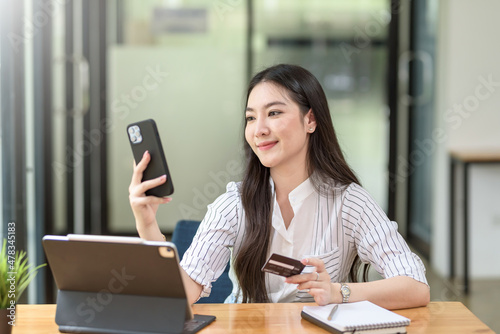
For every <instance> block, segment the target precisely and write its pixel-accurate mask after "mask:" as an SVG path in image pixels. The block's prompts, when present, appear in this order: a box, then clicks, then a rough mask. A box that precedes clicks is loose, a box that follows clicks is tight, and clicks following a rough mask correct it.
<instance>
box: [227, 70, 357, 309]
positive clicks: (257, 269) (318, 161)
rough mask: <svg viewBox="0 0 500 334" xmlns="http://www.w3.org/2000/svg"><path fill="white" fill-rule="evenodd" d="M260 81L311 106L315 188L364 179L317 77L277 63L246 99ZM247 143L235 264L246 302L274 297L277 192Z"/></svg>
mask: <svg viewBox="0 0 500 334" xmlns="http://www.w3.org/2000/svg"><path fill="white" fill-rule="evenodd" d="M261 82H271V83H273V84H275V85H277V86H278V87H281V88H284V89H285V91H286V92H287V93H288V96H289V98H291V99H292V100H293V101H294V102H295V103H297V104H298V105H299V107H300V110H301V114H302V116H305V115H306V114H307V112H308V111H309V110H312V112H313V114H314V117H315V119H316V129H315V131H314V132H313V133H312V134H310V138H309V146H308V151H307V155H308V156H307V161H308V172H309V175H312V173H313V172H314V175H315V177H317V178H318V179H315V180H312V182H313V184H314V185H315V187H316V189H320V188H321V187H320V183H323V182H327V183H333V182H335V184H340V185H345V186H347V185H349V184H351V183H357V184H360V183H359V181H358V179H357V177H356V175H355V174H354V172H353V171H352V170H351V168H350V167H349V166H348V164H347V163H346V161H345V159H344V155H343V154H342V151H341V149H340V145H339V143H338V140H337V136H336V134H335V130H334V128H333V123H332V119H331V116H330V110H329V108H328V102H327V99H326V96H325V93H324V91H323V89H322V88H321V85H320V83H319V82H318V80H317V79H316V78H315V77H314V76H313V75H312V74H311V73H310V72H309V71H307V70H306V69H304V68H302V67H300V66H295V65H286V64H281V65H276V66H272V67H269V68H267V69H265V70H263V71H261V72H259V73H257V74H256V75H255V76H254V77H253V79H252V80H251V81H250V84H249V86H248V91H247V100H246V101H247V102H248V97H249V95H250V93H251V92H252V90H253V89H254V88H255V86H256V85H258V84H259V83H261ZM245 126H246V123H245ZM244 149H245V155H246V159H247V164H246V170H245V174H244V177H243V182H242V185H241V199H242V204H243V208H244V210H245V219H246V222H245V236H244V238H243V242H242V245H241V248H240V250H239V252H238V254H236V259H235V261H234V269H235V272H236V275H237V277H238V282H239V285H240V288H241V294H242V301H243V302H244V303H247V302H256V303H260V302H269V299H268V295H267V291H266V286H265V278H264V273H263V272H262V271H261V267H262V266H263V265H264V263H265V261H266V257H267V255H268V254H267V253H268V251H269V243H270V237H271V226H272V224H271V218H272V217H271V216H272V209H271V205H272V198H273V197H272V196H273V195H272V193H271V185H270V183H269V176H270V170H269V168H268V167H265V166H264V165H262V164H261V163H260V161H259V158H258V157H257V155H255V153H254V152H253V151H252V148H251V147H250V145H248V143H246V141H245V144H244ZM351 271H352V270H351Z"/></svg>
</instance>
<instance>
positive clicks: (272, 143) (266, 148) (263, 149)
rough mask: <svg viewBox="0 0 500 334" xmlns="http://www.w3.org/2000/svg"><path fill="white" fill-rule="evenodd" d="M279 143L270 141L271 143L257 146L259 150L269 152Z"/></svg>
mask: <svg viewBox="0 0 500 334" xmlns="http://www.w3.org/2000/svg"><path fill="white" fill-rule="evenodd" d="M277 143H278V142H277V141H269V142H263V143H260V144H258V145H257V147H258V148H259V150H261V151H267V150H270V149H271V148H273V147H274V145H276V144H277Z"/></svg>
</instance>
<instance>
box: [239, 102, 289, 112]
mask: <svg viewBox="0 0 500 334" xmlns="http://www.w3.org/2000/svg"><path fill="white" fill-rule="evenodd" d="M275 105H282V106H286V103H285V102H282V101H273V102H269V103H266V104H265V105H264V109H267V108H270V107H272V106H275ZM245 111H254V109H253V108H250V107H247V108H246V109H245Z"/></svg>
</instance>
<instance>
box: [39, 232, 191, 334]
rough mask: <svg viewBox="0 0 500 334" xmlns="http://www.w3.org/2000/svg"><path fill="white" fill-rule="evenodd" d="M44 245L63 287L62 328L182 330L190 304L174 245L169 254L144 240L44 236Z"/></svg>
mask: <svg viewBox="0 0 500 334" xmlns="http://www.w3.org/2000/svg"><path fill="white" fill-rule="evenodd" d="M43 245H44V248H45V251H46V252H47V253H51V254H57V256H52V257H51V258H49V265H50V267H51V269H52V272H53V273H54V276H55V277H54V278H55V281H56V284H57V287H58V288H59V291H58V297H57V309H56V323H57V324H58V325H59V330H60V331H61V332H78V333H125V334H132V333H133V334H136V333H151V334H152V333H172V334H173V333H182V332H183V329H184V322H185V320H186V319H188V318H189V317H188V315H187V313H188V312H190V308H189V305H187V297H186V294H185V291H184V287H183V282H182V277H181V275H180V271H179V264H178V259H177V256H176V254H175V251H174V250H171V253H170V255H175V256H171V257H165V256H162V255H161V254H160V253H161V252H159V247H155V246H147V245H143V244H112V245H111V246H110V243H104V242H95V243H88V242H81V241H58V240H45V241H44V244H43ZM162 248H163V249H167V248H166V247H162ZM166 277H168V282H167V280H166V279H165V278H166ZM103 287H106V288H104V289H103ZM188 310H189V311H188Z"/></svg>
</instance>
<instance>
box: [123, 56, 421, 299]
mask: <svg viewBox="0 0 500 334" xmlns="http://www.w3.org/2000/svg"><path fill="white" fill-rule="evenodd" d="M245 117H246V122H245V140H246V143H245V150H246V157H247V166H246V170H245V174H244V178H243V181H242V182H240V183H234V182H231V183H229V184H228V186H227V191H226V193H225V194H223V195H221V196H220V197H219V198H218V199H217V200H216V201H215V202H214V203H212V204H211V205H209V206H208V212H207V214H206V216H205V218H204V220H203V221H202V223H201V225H200V228H199V230H198V232H197V234H196V236H195V238H194V240H193V243H192V244H191V247H190V248H189V249H188V250H187V251H186V253H185V254H184V257H183V260H182V261H181V267H182V268H183V275H184V277H183V278H184V280H185V284H186V288H187V291H188V299H189V301H190V302H191V303H193V302H195V301H196V300H197V299H198V298H200V297H204V296H208V295H209V294H210V288H211V283H212V282H213V281H215V280H216V279H217V278H218V277H219V276H220V274H221V273H222V272H223V270H224V268H225V266H226V264H227V262H228V261H229V260H230V258H231V272H230V278H231V280H232V281H233V287H234V288H233V292H232V294H231V295H230V296H229V297H228V299H227V301H228V302H295V301H304V302H310V301H312V299H314V301H316V302H317V303H318V304H319V305H325V304H329V303H341V302H355V301H360V300H369V301H371V302H373V303H375V304H378V305H380V306H382V307H385V308H389V309H396V308H406V307H416V306H422V305H426V304H427V303H428V301H429V287H428V285H427V281H426V278H425V268H424V266H423V264H422V262H421V261H420V259H419V258H418V257H417V256H416V255H415V254H413V253H412V252H411V251H410V249H409V248H408V246H407V244H406V242H405V241H404V239H403V238H402V237H401V235H400V234H399V233H398V232H397V225H396V223H394V222H391V221H389V219H388V218H387V216H386V215H385V214H384V212H383V211H382V210H381V209H380V207H379V206H378V205H377V204H376V203H375V202H374V201H373V199H372V198H371V197H370V196H369V194H368V193H367V192H366V191H365V190H364V189H363V188H362V187H361V186H360V185H359V182H358V180H357V178H356V176H355V175H354V173H353V172H352V170H351V169H350V168H349V166H348V165H347V163H346V162H345V159H344V157H343V154H342V151H341V149H340V146H339V144H338V141H337V138H336V135H335V131H334V128H333V125H332V120H331V116H330V111H329V109H328V104H327V100H326V96H325V94H324V92H323V89H322V88H321V85H320V84H319V82H318V81H317V79H316V78H315V77H314V76H313V75H312V74H311V73H310V72H308V71H307V70H305V69H303V68H301V67H299V66H293V65H277V66H273V67H270V68H268V69H266V70H264V71H262V72H260V73H258V74H257V75H256V76H255V77H254V78H253V79H252V81H251V82H250V85H249V88H248V94H247V106H246V110H245ZM149 160H150V156H149V154H148V153H147V152H146V153H145V154H144V157H143V159H142V160H141V161H140V162H139V164H137V166H136V167H135V168H134V174H133V177H132V182H131V184H130V188H129V192H130V204H131V206H132V210H133V212H134V215H135V218H136V226H137V230H138V232H139V235H140V236H141V237H142V238H144V239H148V240H163V238H164V237H163V235H162V233H161V231H160V229H159V227H158V224H157V222H156V218H155V215H156V211H157V209H158V205H159V204H163V203H168V202H169V201H170V200H171V198H156V197H150V196H145V192H146V190H148V189H151V188H153V187H155V186H158V185H159V184H162V183H164V182H165V176H163V177H160V178H157V179H155V180H150V181H145V182H142V183H141V179H142V172H143V171H144V169H145V168H146V166H147V164H148V162H149ZM272 253H278V254H281V255H285V256H289V257H292V258H297V259H301V261H302V262H303V263H304V264H306V265H308V266H310V267H313V271H312V272H309V273H302V274H299V275H295V276H292V277H289V278H286V279H285V278H283V277H281V276H277V275H273V274H268V273H263V272H262V271H261V268H262V266H263V264H264V263H265V261H266V260H267V258H268V257H269V255H270V254H272ZM357 257H359V258H360V259H361V260H362V261H363V262H365V263H370V264H371V265H372V266H373V267H374V268H375V269H376V270H377V271H378V272H379V273H380V274H381V275H382V276H383V277H384V279H382V280H378V281H373V282H364V283H353V282H350V283H345V282H346V280H347V278H348V275H349V272H350V271H351V270H352V268H353V263H354V261H355V259H356V258H357Z"/></svg>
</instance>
